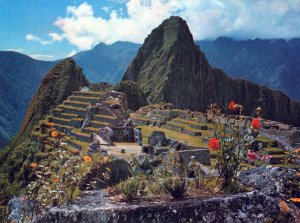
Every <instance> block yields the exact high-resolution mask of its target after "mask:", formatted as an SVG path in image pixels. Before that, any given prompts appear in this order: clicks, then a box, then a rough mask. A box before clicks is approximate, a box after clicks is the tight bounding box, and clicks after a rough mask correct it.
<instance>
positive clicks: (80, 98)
mask: <svg viewBox="0 0 300 223" xmlns="http://www.w3.org/2000/svg"><path fill="white" fill-rule="evenodd" d="M68 100H69V101H77V102H85V103H91V104H96V103H97V102H99V100H100V99H99V98H98V97H83V96H75V95H71V96H69V97H68Z"/></svg>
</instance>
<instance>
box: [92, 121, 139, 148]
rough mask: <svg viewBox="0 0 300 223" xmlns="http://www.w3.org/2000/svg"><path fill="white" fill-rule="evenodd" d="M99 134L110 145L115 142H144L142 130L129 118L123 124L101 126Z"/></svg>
mask: <svg viewBox="0 0 300 223" xmlns="http://www.w3.org/2000/svg"><path fill="white" fill-rule="evenodd" d="M97 135H99V136H100V137H101V138H102V139H104V140H105V141H106V142H107V144H108V145H111V144H112V143H113V142H137V143H139V144H141V142H142V132H141V131H140V130H139V129H137V128H135V126H134V124H133V122H132V121H131V119H127V121H126V122H125V123H124V125H122V126H111V127H104V128H101V129H100V130H99V132H98V133H97Z"/></svg>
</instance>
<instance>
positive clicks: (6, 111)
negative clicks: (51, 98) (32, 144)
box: [0, 51, 54, 148]
mask: <svg viewBox="0 0 300 223" xmlns="http://www.w3.org/2000/svg"><path fill="white" fill-rule="evenodd" d="M53 65H54V63H53V62H48V61H38V60H34V59H32V58H30V57H28V56H26V55H23V54H20V53H16V52H10V51H1V52H0V83H1V84H0V86H1V87H0V148H1V147H3V146H4V145H5V144H6V143H8V141H9V139H10V138H11V137H13V136H14V135H15V134H16V133H17V131H18V130H19V127H20V124H21V123H22V120H23V118H24V115H25V113H26V109H27V107H28V104H29V102H30V99H31V97H32V95H33V94H34V92H35V91H36V89H37V88H38V85H39V83H40V81H41V79H42V77H43V75H44V74H45V73H46V72H47V71H48V70H49V69H50V67H51V66H53Z"/></svg>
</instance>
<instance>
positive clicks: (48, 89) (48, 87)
mask: <svg viewBox="0 0 300 223" xmlns="http://www.w3.org/2000/svg"><path fill="white" fill-rule="evenodd" d="M87 85H89V82H88V80H87V79H86V77H85V76H84V74H83V73H82V69H81V68H80V67H78V66H77V65H76V63H75V61H74V60H73V59H71V58H67V59H65V60H63V61H62V62H60V63H58V64H57V65H55V67H54V68H52V69H51V70H50V71H49V72H48V73H47V74H46V76H45V77H44V78H43V80H42V82H41V84H40V87H39V89H38V90H37V92H36V93H35V95H34V96H33V98H32V100H31V103H30V105H29V107H28V110H27V113H26V115H25V118H24V121H23V123H22V126H21V128H20V132H19V133H20V135H21V136H27V135H28V134H29V133H30V132H31V130H32V127H33V126H34V125H35V124H37V122H38V121H39V120H41V119H42V118H43V117H44V116H45V115H46V114H47V113H48V112H49V111H50V110H51V109H52V108H54V107H56V106H57V105H59V104H61V103H62V101H64V100H65V99H67V97H68V96H70V95H71V94H72V93H73V91H78V90H79V89H80V87H83V86H87Z"/></svg>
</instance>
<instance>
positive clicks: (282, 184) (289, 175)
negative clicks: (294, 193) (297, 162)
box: [239, 166, 297, 195]
mask: <svg viewBox="0 0 300 223" xmlns="http://www.w3.org/2000/svg"><path fill="white" fill-rule="evenodd" d="M239 178H240V180H241V182H242V183H243V184H244V185H246V186H250V187H253V188H254V189H256V190H259V191H261V192H263V193H265V194H267V195H275V194H279V193H283V194H290V193H291V190H292V188H290V187H289V184H288V182H289V181H291V180H296V179H297V178H296V171H295V170H293V169H285V168H280V167H271V166H260V167H257V168H253V169H250V170H247V171H243V172H241V173H240V175H239Z"/></svg>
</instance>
